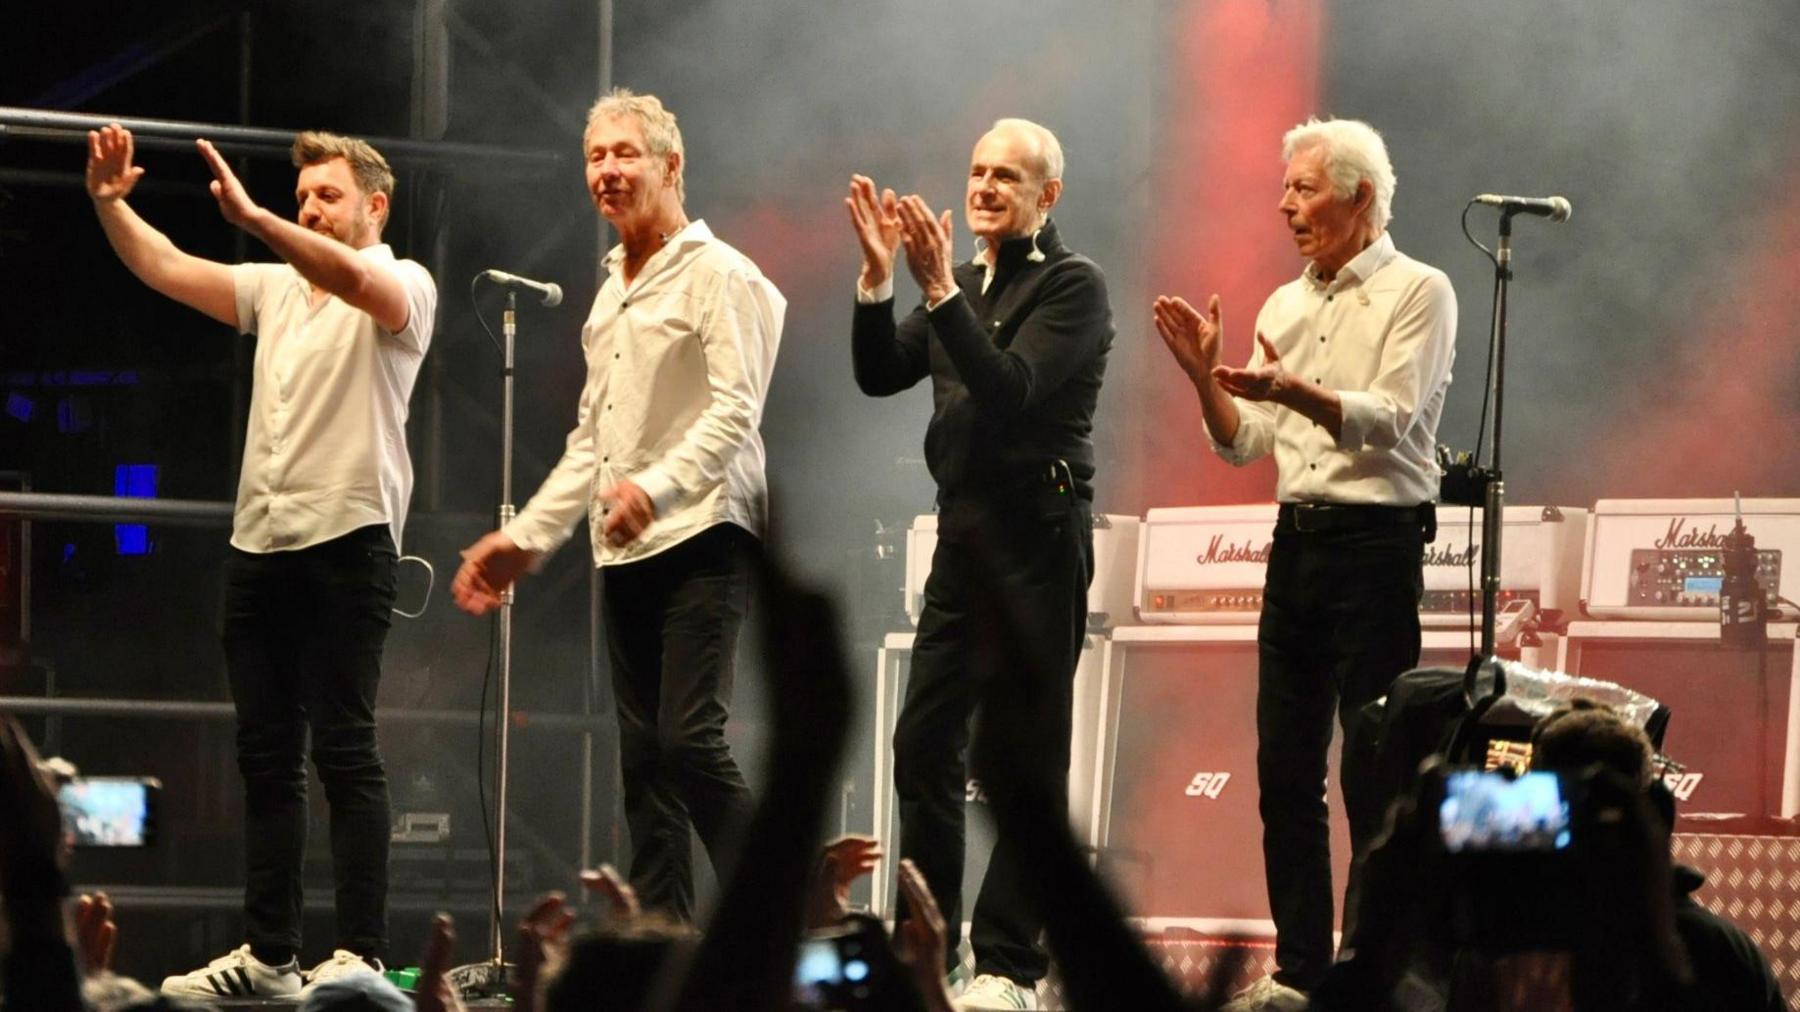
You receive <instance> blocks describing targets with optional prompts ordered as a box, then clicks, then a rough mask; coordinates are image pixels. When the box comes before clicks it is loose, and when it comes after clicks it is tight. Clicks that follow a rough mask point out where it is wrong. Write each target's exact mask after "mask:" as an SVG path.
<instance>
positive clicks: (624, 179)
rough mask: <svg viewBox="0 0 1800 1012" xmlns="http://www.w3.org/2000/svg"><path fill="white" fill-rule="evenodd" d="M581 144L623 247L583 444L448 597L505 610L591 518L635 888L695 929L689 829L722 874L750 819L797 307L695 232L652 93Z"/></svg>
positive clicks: (612, 255)
mask: <svg viewBox="0 0 1800 1012" xmlns="http://www.w3.org/2000/svg"><path fill="white" fill-rule="evenodd" d="M582 146H583V152H584V154H585V156H586V158H585V161H586V166H587V168H586V172H587V187H588V195H589V197H590V198H591V199H592V200H593V202H594V207H595V208H596V209H597V210H598V211H599V212H600V216H601V217H603V218H605V219H606V220H607V222H608V223H610V224H611V225H612V226H613V228H615V229H617V230H618V233H619V245H617V246H615V247H613V249H612V251H611V252H609V253H607V255H606V259H605V264H606V269H607V271H608V276H607V279H606V282H605V283H604V284H602V285H601V286H600V291H599V293H598V294H597V295H595V297H594V308H593V309H592V310H591V311H590V312H589V313H588V319H587V324H586V325H585V326H584V327H582V330H581V346H582V349H583V351H584V352H585V353H586V356H587V383H586V385H585V386H584V387H583V389H582V392H581V403H580V404H579V406H578V407H577V409H576V421H575V428H574V430H573V431H571V432H570V433H569V437H568V442H567V446H566V447H565V449H564V450H563V455H562V459H561V460H560V461H558V462H557V465H556V468H555V469H554V470H552V471H551V472H550V474H549V476H548V477H546V478H545V479H544V483H543V484H542V485H540V486H539V487H538V490H537V493H536V494H535V495H533V496H532V497H531V501H530V502H528V503H526V504H525V508H524V509H523V510H521V511H520V512H519V515H518V517H517V518H515V519H513V520H512V521H510V522H509V523H507V524H506V525H505V526H504V527H502V528H501V529H500V530H497V531H494V532H492V533H490V534H487V535H486V536H484V537H483V538H482V539H481V540H479V541H477V542H476V543H475V544H474V545H472V546H470V547H469V548H468V549H467V550H465V551H464V552H463V559H464V562H463V565H462V568H461V569H459V570H458V571H457V574H456V578H455V579H454V580H453V581H452V582H451V586H450V592H451V595H452V596H453V597H454V598H455V600H456V603H457V605H458V606H459V607H461V608H462V609H463V610H465V611H468V612H470V613H472V614H477V615H479V614H483V613H485V612H488V611H491V610H493V609H494V608H497V607H499V605H500V601H501V595H502V594H503V593H504V592H505V591H506V590H507V588H509V587H511V586H512V584H513V582H514V581H515V580H517V579H518V578H519V577H520V576H522V575H524V574H525V573H526V572H527V571H529V570H530V569H532V568H534V567H535V566H536V565H537V563H538V560H539V559H541V558H542V557H544V556H546V555H548V554H549V553H551V552H553V551H555V550H556V549H557V548H559V547H561V545H562V544H563V543H564V542H565V541H567V540H568V539H569V536H570V535H571V534H572V533H573V531H574V527H575V524H576V522H577V521H579V520H580V519H582V518H583V517H586V518H587V520H588V532H589V539H590V541H591V542H592V544H593V552H594V564H595V565H596V566H598V567H599V568H600V570H601V573H602V577H601V616H602V619H603V620H604V622H605V625H606V642H607V651H608V655H609V658H610V660H611V662H612V682H613V692H614V695H615V697H616V701H617V703H616V705H617V712H618V718H619V753H620V771H621V773H622V775H623V781H624V789H625V821H626V823H627V825H628V826H629V828H630V830H631V849H632V856H631V873H630V877H631V884H632V886H633V887H634V888H635V889H636V891H637V895H638V897H639V899H640V900H641V901H642V903H643V905H644V906H645V907H646V908H647V909H653V910H660V911H662V912H663V913H665V914H667V915H669V916H671V917H673V918H675V919H677V920H681V921H688V920H692V919H693V913H694V911H693V904H694V896H693V893H694V883H693V874H692V869H691V867H690V865H691V863H692V862H691V860H690V858H689V853H690V850H691V847H692V842H691V837H692V835H693V832H694V831H698V833H699V835H700V840H701V842H702V843H704V844H705V845H706V851H707V855H708V856H709V857H710V858H711V859H712V863H713V867H714V870H715V871H718V870H720V866H721V864H723V863H725V860H726V859H727V858H728V857H730V856H731V850H732V849H733V847H734V846H735V837H736V834H737V833H739V832H741V831H742V829H743V825H744V823H745V822H746V821H747V820H748V819H749V816H750V792H749V789H748V788H747V787H746V786H745V783H744V777H743V774H742V773H741V772H739V770H738V766H737V762H736V760H734V759H733V758H732V755H731V749H730V747H729V745H728V744H727V743H726V741H725V720H726V717H727V716H728V714H729V710H730V699H731V688H732V680H733V674H734V664H733V660H734V656H735V653H736V648H737V637H738V630H739V628H740V627H741V626H742V625H743V620H744V612H745V608H746V601H747V592H748V584H749V559H750V554H751V553H752V552H754V551H755V547H756V544H757V539H758V538H760V537H761V536H762V535H763V533H764V529H765V527H766V526H767V522H768V482H767V480H766V479H765V478H764V476H763V442H762V435H761V433H760V432H758V430H757V426H758V425H759V424H761V422H762V414H763V403H764V401H765V400H766V398H767V397H768V391H769V378H770V375H771V374H772V373H773V372H774V369H775V351H776V348H777V346H778V345H779V344H780V341H781V324H782V319H783V317H784V316H785V315H786V312H787V300H786V299H784V298H783V297H782V295H781V293H780V292H779V291H777V290H776V288H775V286H774V284H772V283H771V282H770V281H769V279H768V278H766V277H764V276H763V273H762V271H761V270H759V269H758V268H757V266H756V264H754V263H752V262H751V261H750V259H749V258H748V257H746V256H744V254H742V253H740V252H738V251H737V250H736V249H734V248H733V247H731V246H730V245H728V244H727V243H726V242H724V240H721V239H719V238H717V237H715V236H714V235H713V233H712V230H711V229H709V228H707V227H706V222H704V221H690V220H689V219H688V216H687V211H686V209H685V207H684V197H685V186H684V183H683V173H682V170H683V166H684V162H685V157H684V153H683V149H682V143H681V130H680V128H679V127H678V126H677V125H676V122H675V115H674V113H671V112H670V111H669V110H668V109H666V108H665V107H664V106H663V104H662V102H661V101H660V100H658V99H657V98H656V96H654V95H637V94H633V93H632V92H630V91H628V90H626V89H623V88H621V89H617V90H615V91H613V92H612V93H611V94H608V95H606V96H604V97H602V98H601V99H600V101H598V102H596V103H595V104H594V107H593V109H592V110H590V111H589V113H588V122H587V129H586V131H585V133H584V135H583V141H582ZM720 878H721V879H723V878H724V875H723V874H721V875H720Z"/></svg>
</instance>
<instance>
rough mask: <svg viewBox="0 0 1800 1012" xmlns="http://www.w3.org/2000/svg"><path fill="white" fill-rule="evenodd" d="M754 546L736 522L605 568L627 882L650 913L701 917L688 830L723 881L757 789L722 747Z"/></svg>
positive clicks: (604, 596)
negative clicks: (696, 910)
mask: <svg viewBox="0 0 1800 1012" xmlns="http://www.w3.org/2000/svg"><path fill="white" fill-rule="evenodd" d="M755 542H756V539H755V538H754V537H753V536H751V534H750V533H749V532H748V531H745V530H744V529H743V528H741V527H738V526H737V525H736V524H732V523H721V524H717V525H715V526H713V527H709V528H707V529H706V530H705V531H702V532H701V533H699V534H696V535H694V536H693V537H691V538H689V539H688V540H686V541H683V542H682V543H680V544H678V545H676V546H675V547H673V548H670V549H667V550H665V551H663V552H660V553H658V554H656V555H653V556H650V557H649V558H647V559H641V560H639V561H637V562H628V563H624V564H622V565H617V566H607V567H605V568H604V569H602V570H601V610H602V614H603V616H604V618H605V623H606V640H607V652H608V654H609V656H610V657H611V659H612V683H613V694H614V696H615V698H616V701H617V702H616V705H617V707H618V717H619V765H620V770H621V773H622V774H623V777H624V786H625V822H626V825H627V826H628V827H629V828H630V830H631V851H632V853H631V874H630V877H631V884H632V887H633V888H634V889H636V890H637V894H638V900H639V901H640V902H641V903H642V904H643V906H644V909H646V910H660V911H662V912H664V913H665V914H668V915H670V916H672V917H675V918H678V919H680V920H683V921H691V920H692V919H693V914H694V876H693V868H692V863H693V862H692V858H691V846H692V844H691V836H690V832H689V827H690V826H691V827H692V828H693V829H694V830H697V831H698V832H699V834H700V840H701V842H702V843H704V844H705V845H706V853H707V856H708V857H710V858H711V859H712V863H713V870H714V871H716V872H717V873H718V874H719V878H720V881H724V880H725V878H726V876H727V875H728V873H729V868H728V865H729V863H730V858H731V857H732V856H733V855H732V849H733V848H734V846H735V844H736V839H737V834H738V833H739V832H741V831H742V829H743V827H744V825H745V823H747V822H748V821H749V817H750V807H751V804H750V789H749V788H748V787H747V786H745V784H744V776H743V774H742V773H740V772H739V771H738V767H737V762H736V761H735V760H734V759H732V757H731V748H730V746H728V745H727V744H726V743H725V719H726V717H727V716H728V715H729V713H730V702H731V685H732V676H733V672H734V670H735V664H734V661H735V654H736V652H737V638H738V629H739V628H740V627H741V626H742V625H743V622H744V612H745V607H746V600H747V596H748V580H749V570H748V553H749V552H750V551H751V550H752V549H753V548H754V546H755Z"/></svg>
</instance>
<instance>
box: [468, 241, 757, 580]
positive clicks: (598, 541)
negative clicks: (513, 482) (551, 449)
mask: <svg viewBox="0 0 1800 1012" xmlns="http://www.w3.org/2000/svg"><path fill="white" fill-rule="evenodd" d="M624 261H625V248H624V247H623V246H615V247H613V249H612V251H611V252H610V253H608V254H607V255H606V269H607V271H608V277H607V279H606V283H605V284H603V285H601V286H600V292H599V294H597V295H596V296H595V297H594V308H593V310H592V311H590V312H589V313H588V319H587V323H586V325H584V326H583V327H582V329H581V347H582V351H583V352H584V353H585V354H586V357H587V383H586V384H585V385H584V387H583V389H582V392H581V403H580V404H579V405H578V407H577V409H576V421H575V428H574V430H573V431H571V432H570V433H569V437H568V440H567V442H566V444H565V446H564V449H563V455H562V459H561V460H560V461H558V462H557V465H556V467H555V469H554V470H552V471H551V472H550V475H549V477H547V478H545V479H544V483H543V484H542V485H541V486H539V487H538V490H537V494H536V495H533V496H532V497H531V501H530V502H528V503H526V504H525V508H524V509H523V510H521V511H520V512H519V515H518V517H516V518H515V519H514V520H513V521H512V522H511V523H508V524H507V525H506V527H505V528H504V530H505V533H506V535H507V536H508V537H510V538H511V539H512V540H513V542H514V543H515V544H517V545H518V546H519V547H521V548H526V549H530V550H532V551H535V552H539V553H545V554H547V553H549V552H552V551H555V550H556V549H557V548H558V547H560V546H561V545H562V543H563V542H564V541H567V540H568V538H569V536H570V534H571V533H573V530H574V527H575V522H576V521H577V520H579V519H580V518H581V517H582V515H583V514H586V515H587V517H588V522H589V534H590V539H589V540H591V541H592V543H593V549H594V564H595V565H597V566H606V565H612V564H617V563H621V562H630V561H633V560H635V559H641V558H644V557H646V556H650V555H654V554H656V553H658V552H661V551H664V550H665V549H668V548H671V547H673V546H675V545H677V544H680V543H681V542H682V541H685V540H687V539H688V538H690V537H692V536H694V535H695V534H698V533H700V532H701V531H703V530H705V529H706V528H708V527H711V526H713V525H715V524H718V523H721V522H729V523H734V524H737V525H738V526H740V527H742V528H744V529H745V530H747V531H749V532H750V533H752V534H755V535H757V536H759V537H760V536H762V534H763V533H764V529H765V528H766V526H767V523H768V483H767V480H766V479H765V477H764V475H763V460H764V453H763V442H762V435H761V433H760V432H759V431H758V430H757V427H758V426H759V425H760V424H761V423H762V414H763V402H764V401H765V400H766V398H767V396H768V391H769V377H770V374H771V373H773V372H774V369H775V352H776V349H777V347H778V346H779V345H780V343H781V324H782V320H783V318H784V316H785V315H786V313H787V300H786V299H785V298H783V297H782V295H781V293H780V292H779V291H777V290H776V288H775V286H774V284H772V283H771V282H770V281H769V279H768V278H765V277H763V274H762V271H760V270H758V269H757V267H756V265H755V264H754V263H752V262H750V259H749V258H748V257H746V256H744V255H743V254H742V253H740V252H738V251H737V250H736V249H733V248H732V247H731V246H730V245H728V244H727V243H725V242H724V241H722V240H720V239H718V238H715V237H714V236H713V234H712V230H711V229H709V228H707V227H706V223H705V222H703V221H695V222H692V223H691V224H689V225H688V226H687V227H686V228H683V229H682V230H681V231H679V232H677V233H675V235H673V236H671V237H670V238H669V241H668V243H667V244H665V245H664V246H663V248H662V249H660V250H658V251H657V252H656V253H655V254H654V255H652V256H651V257H650V259H649V260H647V261H645V263H644V266H643V268H642V269H641V270H640V271H639V272H638V275H637V277H636V278H635V279H633V281H632V282H631V284H630V285H627V284H626V283H625V276H624V273H623V268H624ZM623 478H629V479H630V480H631V481H633V482H634V483H636V484H637V486H638V487H639V488H641V489H643V490H644V492H645V494H646V495H648V496H649V497H650V500H651V502H652V503H654V504H655V506H656V519H655V520H654V521H653V522H652V523H651V524H650V526H649V527H648V528H646V529H645V530H644V532H643V533H642V534H640V535H638V537H637V538H636V539H634V540H633V541H632V542H631V543H630V544H627V545H623V546H614V545H610V544H608V543H607V540H606V538H605V537H603V536H602V535H601V530H602V525H603V524H604V523H605V519H606V511H607V509H608V508H610V506H611V504H610V503H609V502H605V501H603V500H602V498H601V496H600V495H599V493H601V492H603V491H605V490H606V489H608V488H611V487H612V486H613V485H614V484H616V483H617V482H618V481H619V480H620V479H623Z"/></svg>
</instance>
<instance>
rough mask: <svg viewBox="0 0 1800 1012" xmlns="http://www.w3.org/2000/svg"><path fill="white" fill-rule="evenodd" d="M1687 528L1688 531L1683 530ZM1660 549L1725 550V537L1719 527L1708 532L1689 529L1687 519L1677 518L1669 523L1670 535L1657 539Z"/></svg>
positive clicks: (1708, 529) (1714, 527) (1715, 525)
mask: <svg viewBox="0 0 1800 1012" xmlns="http://www.w3.org/2000/svg"><path fill="white" fill-rule="evenodd" d="M1683 527H1687V529H1686V530H1682V528H1683ZM1656 547H1658V548H1724V547H1725V535H1723V534H1720V533H1719V525H1718V524H1716V523H1715V524H1713V525H1712V526H1711V527H1708V528H1707V529H1706V530H1704V531H1703V530H1701V529H1700V528H1698V527H1688V518H1687V517H1676V518H1675V519H1673V520H1671V521H1669V533H1667V534H1664V535H1663V536H1662V537H1660V538H1657V539H1656Z"/></svg>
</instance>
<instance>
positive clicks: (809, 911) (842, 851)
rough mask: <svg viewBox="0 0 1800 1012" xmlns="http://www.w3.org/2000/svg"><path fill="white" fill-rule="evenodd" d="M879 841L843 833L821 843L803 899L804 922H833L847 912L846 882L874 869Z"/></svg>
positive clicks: (817, 924) (822, 924)
mask: <svg viewBox="0 0 1800 1012" xmlns="http://www.w3.org/2000/svg"><path fill="white" fill-rule="evenodd" d="M881 857H882V853H881V843H880V841H878V840H876V839H875V838H874V837H872V836H861V835H858V834H855V833H846V834H844V835H843V836H840V837H838V838H837V839H835V840H832V841H831V842H829V843H827V844H826V845H825V850H824V853H822V854H821V855H820V856H819V867H818V870H817V871H816V872H814V874H813V883H812V890H811V892H810V893H809V895H808V896H807V901H806V926H807V927H808V928H822V927H825V926H827V925H831V924H836V923H837V922H839V921H841V920H843V919H844V917H845V916H846V915H848V914H849V913H850V886H851V885H852V884H854V883H855V882H856V880H857V879H859V878H861V877H863V876H864V875H867V874H869V873H870V872H872V871H874V870H875V865H876V864H877V863H879V862H880V861H881Z"/></svg>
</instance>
